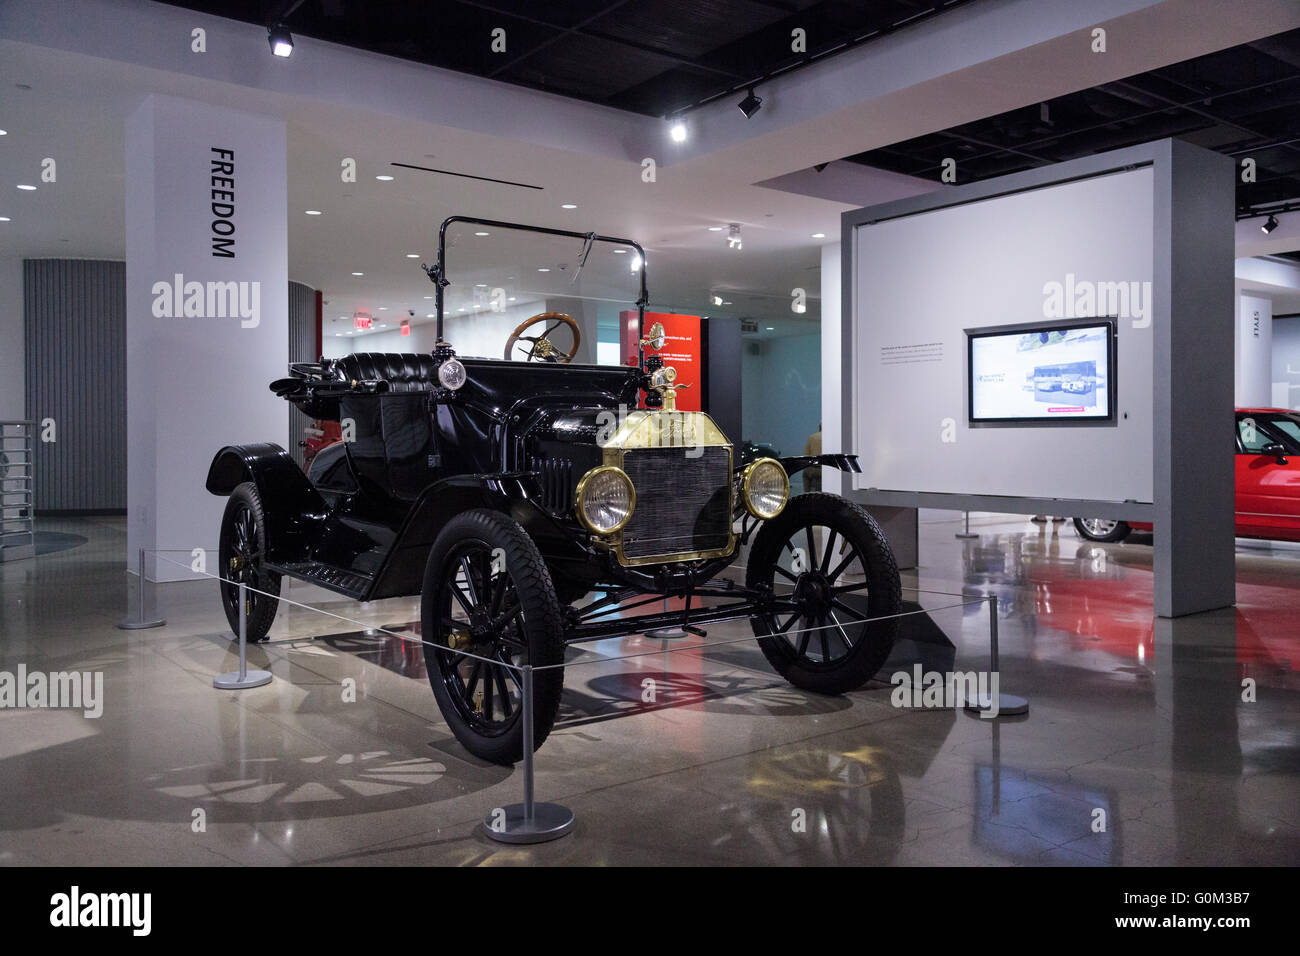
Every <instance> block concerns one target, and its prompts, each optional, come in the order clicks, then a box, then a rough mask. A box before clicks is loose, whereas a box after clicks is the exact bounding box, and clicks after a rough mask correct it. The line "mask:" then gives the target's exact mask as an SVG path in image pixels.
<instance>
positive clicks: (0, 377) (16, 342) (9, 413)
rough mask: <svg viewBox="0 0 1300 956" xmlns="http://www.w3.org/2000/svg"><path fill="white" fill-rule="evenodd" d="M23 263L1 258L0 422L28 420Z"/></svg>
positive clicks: (19, 260)
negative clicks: (24, 356)
mask: <svg viewBox="0 0 1300 956" xmlns="http://www.w3.org/2000/svg"><path fill="white" fill-rule="evenodd" d="M25 377H26V376H25V375H24V374H23V260H21V259H16V258H15V259H6V258H0V421H15V420H18V419H22V418H25V417H26V409H27V396H26V393H25V391H24V388H23V380H24V378H25Z"/></svg>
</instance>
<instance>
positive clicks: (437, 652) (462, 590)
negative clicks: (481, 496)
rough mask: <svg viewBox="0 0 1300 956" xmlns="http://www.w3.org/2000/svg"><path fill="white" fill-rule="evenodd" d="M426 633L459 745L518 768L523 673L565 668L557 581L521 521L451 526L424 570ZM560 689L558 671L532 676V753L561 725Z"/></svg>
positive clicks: (429, 662) (460, 519) (483, 515)
mask: <svg viewBox="0 0 1300 956" xmlns="http://www.w3.org/2000/svg"><path fill="white" fill-rule="evenodd" d="M420 631H421V638H422V639H423V641H424V662H425V669H426V670H427V671H428V674H429V683H430V684H431V685H432V687H433V696H434V697H435V698H436V699H437V701H438V709H439V710H441V711H442V716H443V719H445V720H446V721H447V725H448V726H449V727H450V728H451V730H452V733H454V734H455V735H456V739H457V740H459V741H460V742H461V744H462V746H464V747H465V749H466V750H468V751H469V752H470V753H472V754H474V755H475V756H476V757H480V758H482V759H483V760H487V761H489V762H491V763H496V764H512V763H515V762H516V761H518V760H520V759H521V758H522V757H523V753H524V732H523V675H522V674H521V673H520V671H519V670H518V669H517V668H518V667H520V666H522V665H524V664H530V663H531V664H532V665H533V666H534V667H541V666H543V665H547V664H559V663H562V662H563V660H564V640H563V622H562V618H561V616H560V606H559V602H558V601H557V600H556V597H555V587H554V585H553V584H552V583H551V576H550V574H549V573H548V572H547V570H546V564H545V562H543V560H542V555H541V553H540V552H539V551H538V550H537V545H535V544H534V543H533V540H532V539H531V538H530V537H528V533H527V532H526V531H524V529H523V528H522V527H521V526H520V525H519V524H518V523H517V522H515V521H513V520H511V519H510V518H508V517H506V516H505V515H502V514H498V513H497V512H495V511H488V510H486V509H480V510H476V511H468V512H465V513H464V514H460V515H457V516H456V517H455V518H453V519H452V520H451V521H449V522H447V525H446V527H444V528H443V529H442V531H441V533H439V535H438V538H437V540H436V541H435V542H434V543H433V548H432V549H431V550H430V551H429V561H428V564H426V566H425V571H424V593H423V596H422V599H421V608H420ZM470 655H473V656H470ZM563 687H564V673H563V670H562V669H561V668H558V667H556V668H552V669H548V670H541V671H537V672H535V673H534V675H533V748H534V749H536V748H538V747H540V746H541V745H542V741H544V740H545V739H546V736H547V734H549V733H550V731H551V727H552V725H553V724H554V723H555V715H556V713H557V712H558V711H559V708H560V694H561V691H562V690H563Z"/></svg>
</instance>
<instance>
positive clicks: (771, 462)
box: [740, 458, 790, 518]
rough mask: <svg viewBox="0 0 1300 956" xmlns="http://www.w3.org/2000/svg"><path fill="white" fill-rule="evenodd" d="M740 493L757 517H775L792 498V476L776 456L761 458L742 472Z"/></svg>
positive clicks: (750, 510)
mask: <svg viewBox="0 0 1300 956" xmlns="http://www.w3.org/2000/svg"><path fill="white" fill-rule="evenodd" d="M740 494H741V497H742V498H744V500H745V509H746V510H747V511H748V512H749V513H750V514H752V515H753V516H754V517H755V518H775V517H776V516H777V515H779V514H780V513H781V511H782V510H783V509H784V508H785V503H786V502H787V501H789V500H790V477H789V476H788V475H787V474H786V473H785V469H784V468H782V467H781V463H780V462H779V461H777V460H776V459H775V458H760V459H758V461H754V462H750V463H749V465H747V466H746V467H745V470H744V471H743V472H741V473H740Z"/></svg>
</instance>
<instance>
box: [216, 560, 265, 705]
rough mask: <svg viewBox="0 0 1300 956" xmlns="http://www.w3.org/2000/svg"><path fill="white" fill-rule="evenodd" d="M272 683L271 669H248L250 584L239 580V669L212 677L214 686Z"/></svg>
mask: <svg viewBox="0 0 1300 956" xmlns="http://www.w3.org/2000/svg"><path fill="white" fill-rule="evenodd" d="M269 683H271V672H270V671H251V672H250V671H249V669H248V586H247V585H246V584H245V583H244V582H243V581H240V582H239V670H238V671H237V672H234V673H226V674H218V675H217V676H216V677H214V678H212V686H213V687H215V688H216V689H217V690H243V689H245V688H247V687H261V686H262V685H263V684H269Z"/></svg>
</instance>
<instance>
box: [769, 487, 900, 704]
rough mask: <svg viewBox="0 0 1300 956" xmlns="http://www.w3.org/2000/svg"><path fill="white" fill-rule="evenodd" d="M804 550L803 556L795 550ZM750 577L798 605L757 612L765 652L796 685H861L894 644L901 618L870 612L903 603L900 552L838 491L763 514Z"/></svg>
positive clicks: (831, 690) (844, 688)
mask: <svg viewBox="0 0 1300 956" xmlns="http://www.w3.org/2000/svg"><path fill="white" fill-rule="evenodd" d="M817 528H824V529H826V531H825V532H824V537H823V536H822V534H819V533H814V531H813V529H817ZM841 541H842V542H843V543H844V544H843V547H842V548H841V549H840V550H839V552H837V551H836V546H837V544H839V543H840V542H841ZM799 548H802V550H803V552H804V555H805V557H804V558H803V559H797V558H796V549H799ZM819 549H821V550H820V551H819ZM807 555H811V556H812V560H811V561H808V560H807ZM857 577H861V578H862V580H861V582H860V583H859V582H857V581H856V580H854V579H856V578H857ZM745 582H746V584H748V585H749V586H750V587H764V586H765V587H770V588H772V589H773V591H774V593H775V594H776V595H777V596H778V597H781V596H785V597H791V598H794V599H795V600H796V601H798V602H799V603H800V606H801V609H800V611H799V612H797V613H794V612H774V613H771V614H767V615H761V616H755V617H753V618H751V619H750V623H751V624H752V626H753V628H754V633H755V634H756V635H757V636H758V639H759V640H758V646H759V647H760V648H762V650H763V654H764V656H765V657H766V658H767V659H768V662H769V663H771V665H772V666H773V667H774V668H775V669H776V671H777V673H779V674H780V675H781V676H782V677H784V678H785V679H786V680H787V681H789V682H790V683H791V684H793V685H794V686H795V687H799V688H802V689H803V690H810V691H813V692H815V693H819V694H843V693H846V692H848V691H851V690H856V689H857V688H859V687H861V686H862V685H863V684H865V683H866V682H867V681H868V680H870V679H871V678H872V676H873V675H874V674H875V673H876V672H877V671H878V670H880V668H881V667H883V666H884V663H885V661H886V659H888V657H889V652H890V651H891V650H892V649H893V647H894V640H895V638H896V637H897V635H898V618H891V619H889V620H883V621H871V622H869V623H868V622H866V620H865V619H866V618H868V617H871V618H874V617H881V616H884V615H888V614H898V613H899V612H900V611H902V608H903V596H902V587H901V585H900V583H899V580H898V565H897V564H896V563H895V561H894V552H893V551H892V550H891V549H890V547H889V541H888V540H887V539H886V538H885V534H884V532H883V531H881V530H880V526H879V525H877V524H876V522H875V521H874V520H873V519H872V517H871V516H870V515H869V514H867V513H866V512H865V511H864V510H863V509H862V508H860V507H858V506H857V505H855V504H853V503H852V502H851V501H847V500H845V499H844V498H841V497H840V496H838V495H831V494H824V493H822V492H814V493H810V494H805V495H799V496H798V497H797V498H792V499H791V500H790V502H789V504H787V505H786V506H785V510H784V511H782V512H781V513H780V514H779V515H777V516H776V517H775V518H772V519H771V520H769V521H766V522H764V524H763V526H762V527H761V528H759V529H758V534H757V536H756V537H755V538H754V545H753V547H752V548H751V549H750V552H749V562H748V569H747V571H746V575H745ZM850 595H851V597H848V598H847V600H846V596H850ZM783 618H784V620H782V619H783ZM795 625H799V626H798V627H796V626H795ZM795 635H798V636H797V637H796V636H795Z"/></svg>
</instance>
